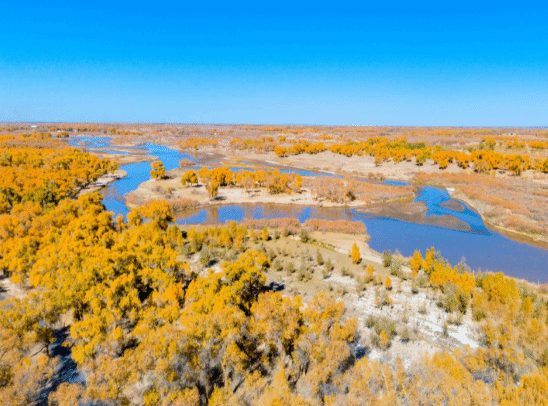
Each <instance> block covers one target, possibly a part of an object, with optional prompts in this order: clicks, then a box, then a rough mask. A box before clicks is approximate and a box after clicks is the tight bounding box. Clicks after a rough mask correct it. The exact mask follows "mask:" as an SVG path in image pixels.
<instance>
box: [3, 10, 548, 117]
mask: <svg viewBox="0 0 548 406" xmlns="http://www.w3.org/2000/svg"><path fill="white" fill-rule="evenodd" d="M412 3H413V2H405V3H398V2H384V3H383V4H377V3H370V4H368V3H366V2H363V3H362V4H360V5H355V4H353V3H347V2H341V1H339V2H330V3H321V2H315V3H311V4H307V5H304V4H299V3H297V2H295V1H293V2H284V1H279V2H273V3H264V2H254V3H237V4H236V3H231V2H222V3H216V2H204V1H202V2H193V3H185V2H178V3H175V4H173V3H169V2H163V1H161V0H159V1H156V2H146V3H145V2H139V1H132V2H123V1H118V2H116V1H109V2H103V1H94V2H90V4H78V2H76V3H74V2H60V1H48V2H35V1H25V2H15V1H13V2H7V1H5V2H2V3H0V16H1V18H0V121H95V122H185V123H255V124H335V125H342V124H347V125H350V124H354V125H444V126H445V125H448V126H449V125H458V126H460V125H462V126H547V125H548V29H547V26H548V24H547V23H546V21H548V18H547V17H548V6H546V5H542V4H540V3H538V4H531V5H526V4H520V3H519V2H517V3H516V2H514V3H513V4H510V3H509V4H505V3H503V2H497V3H493V4H479V3H481V2H478V1H476V2H466V1H461V2H453V3H449V2H436V3H425V2H423V3H421V4H419V5H417V4H412ZM522 3H524V2H522Z"/></svg>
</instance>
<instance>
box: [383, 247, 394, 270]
mask: <svg viewBox="0 0 548 406" xmlns="http://www.w3.org/2000/svg"><path fill="white" fill-rule="evenodd" d="M391 264H392V252H391V251H390V250H386V251H384V252H383V253H382V265H383V266H384V267H385V268H388V267H389V266H390V265H391Z"/></svg>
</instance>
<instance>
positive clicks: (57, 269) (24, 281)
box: [0, 129, 548, 406]
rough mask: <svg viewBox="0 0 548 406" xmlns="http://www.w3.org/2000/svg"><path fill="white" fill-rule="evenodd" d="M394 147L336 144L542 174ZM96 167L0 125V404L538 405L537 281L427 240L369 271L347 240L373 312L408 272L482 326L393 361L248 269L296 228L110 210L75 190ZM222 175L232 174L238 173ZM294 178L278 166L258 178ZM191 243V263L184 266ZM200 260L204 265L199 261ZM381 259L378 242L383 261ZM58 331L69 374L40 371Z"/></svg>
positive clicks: (385, 328)
mask: <svg viewBox="0 0 548 406" xmlns="http://www.w3.org/2000/svg"><path fill="white" fill-rule="evenodd" d="M112 131H114V132H115V131H117V130H116V129H113V130H112ZM61 138H62V137H61ZM394 143H395V144H390V143H389V144H379V142H374V143H369V144H367V143H366V144H349V145H348V150H341V151H340V152H339V151H337V153H345V154H347V153H352V154H354V153H368V154H370V153H376V152H374V151H373V152H371V151H369V149H368V148H373V149H375V148H380V149H379V151H388V152H387V154H389V155H390V156H391V157H392V158H393V157H394V156H395V155H394V154H396V152H395V151H401V149H399V148H398V147H397V145H404V146H406V149H404V150H403V151H404V152H405V153H410V154H417V155H416V157H420V156H422V155H421V154H426V153H430V154H431V155H430V156H435V154H436V153H439V162H440V163H443V161H444V160H451V159H456V160H457V161H458V162H459V163H463V162H464V161H465V160H466V159H470V160H471V161H474V160H475V159H478V162H480V163H481V162H484V161H487V162H491V158H492V159H494V160H495V161H496V160H497V159H499V158H500V161H498V162H499V163H497V164H496V165H505V166H508V167H509V170H512V169H511V168H512V166H511V165H513V163H514V162H518V161H519V164H518V166H520V165H522V164H523V165H525V166H527V168H529V166H531V165H533V166H535V169H536V170H543V166H542V165H540V163H538V162H534V163H533V161H531V160H526V159H522V160H519V159H518V158H509V157H508V156H507V155H504V156H502V157H498V155H493V156H491V158H489V159H487V158H484V156H487V155H485V154H491V152H476V153H474V152H473V153H472V154H471V155H470V156H467V157H466V159H465V158H464V157H461V156H455V155H450V156H449V155H447V154H446V153H445V152H443V150H440V151H436V150H435V149H434V150H428V149H425V148H423V146H420V145H419V146H416V147H417V148H411V149H409V148H410V147H409V146H408V144H404V143H403V141H394ZM296 145H301V144H296ZM379 145H382V146H383V147H382V148H381V147H379ZM394 145H395V146H394ZM316 147H317V146H316ZM316 147H315V148H316ZM385 147H386V148H385ZM293 148H295V146H294V147H293ZM306 148H309V147H305V152H308V153H313V151H306ZM347 151H349V152H347ZM375 151H376V149H375ZM415 151H418V152H415ZM425 151H426V152H425ZM404 152H401V153H402V154H403V153H404ZM290 153H293V151H292V152H290ZM382 153H384V152H382ZM397 153H398V154H400V152H397ZM442 155H443V156H442ZM480 155H481V157H480ZM398 156H399V155H398ZM489 156H490V155H489ZM402 158H404V156H403V155H402ZM474 162H475V161H474ZM476 165H478V163H476ZM481 165H483V164H481ZM489 165H490V164H489ZM543 165H544V164H543ZM440 166H441V165H440ZM114 169H115V165H113V164H111V163H110V162H109V161H108V160H106V159H99V158H97V157H95V156H93V155H91V154H89V153H87V152H83V151H81V150H78V149H76V148H68V147H67V145H66V144H65V143H64V142H63V141H62V140H60V139H57V138H55V137H51V136H50V135H47V134H46V135H30V134H26V135H14V136H11V135H10V136H2V137H1V138H0V173H1V176H0V212H1V215H0V268H1V269H2V274H3V278H4V282H6V283H5V284H4V286H11V287H12V288H13V291H14V292H17V294H13V295H11V297H8V298H7V299H6V300H4V301H3V302H2V303H1V313H0V403H1V404H3V405H29V404H34V403H36V402H37V400H38V399H39V398H40V396H42V395H43V393H44V391H48V390H49V392H48V393H49V395H48V396H49V404H51V405H59V406H69V405H80V404H81V405H83V404H92V405H147V406H152V405H165V406H167V405H364V404H368V405H397V404H402V405H403V404H412V405H415V404H417V405H418V404H420V405H430V404H431V405H438V404H447V405H495V404H501V405H537V404H538V405H543V404H546V401H547V399H548V300H547V297H546V291H545V290H543V289H541V288H535V287H534V286H533V285H529V284H527V285H526V284H522V283H521V282H519V281H516V280H514V279H512V278H509V277H506V276H504V275H502V274H489V273H481V274H474V273H472V272H471V271H469V270H467V269H462V268H460V267H451V266H450V265H449V264H448V263H446V262H445V261H444V260H443V258H441V257H440V256H439V255H437V253H436V251H435V249H431V250H428V251H427V252H426V253H425V255H424V256H423V255H421V253H420V252H416V253H415V255H414V256H413V257H412V258H411V259H410V261H409V266H410V269H411V270H412V273H410V274H406V273H405V272H404V271H402V270H401V269H399V270H396V271H395V272H394V273H393V274H391V276H390V277H388V276H387V277H386V278H382V279H381V280H379V278H378V277H379V276H380V274H378V275H377V274H375V272H377V271H374V270H373V268H371V267H367V266H365V263H364V262H363V261H361V258H360V252H359V250H357V247H356V248H355V249H354V248H353V249H352V251H351V252H349V256H350V257H351V259H352V262H353V263H354V264H355V266H356V269H360V270H361V271H360V272H362V275H358V276H359V277H360V278H361V279H360V280H361V283H362V286H361V288H362V289H374V288H373V286H376V289H382V292H383V296H382V300H383V301H386V303H379V306H380V307H381V308H382V306H383V305H389V301H390V298H389V295H390V292H391V291H392V289H393V286H394V285H395V283H396V281H399V280H410V281H413V282H414V283H415V284H416V289H423V290H425V291H428V292H435V293H436V294H439V295H440V297H442V298H443V306H444V311H446V312H449V313H452V314H459V313H460V314H468V315H470V314H471V315H472V318H473V320H474V322H475V323H476V324H477V326H478V329H479V330H480V331H481V332H482V333H481V345H480V346H478V347H477V348H475V349H472V348H471V347H469V346H465V347H464V348H463V349H455V350H453V351H449V350H448V351H440V352H435V353H432V354H428V353H425V354H424V355H423V356H421V357H420V358H419V359H418V361H416V362H415V363H413V364H411V365H409V364H406V363H405V362H404V360H402V359H399V358H398V359H396V361H395V362H393V363H390V362H383V360H382V359H381V360H369V359H368V357H367V356H366V355H364V354H363V352H362V351H360V348H362V347H363V345H364V341H366V340H367V341H368V340H369V339H368V338H366V337H364V336H363V334H361V332H360V328H359V325H358V321H357V320H356V319H355V318H352V317H348V315H347V314H346V313H345V306H344V303H343V301H341V300H337V299H334V298H333V297H330V296H328V295H325V294H320V295H317V296H315V297H313V298H307V299H306V300H305V299H304V298H303V297H301V296H300V295H299V294H288V293H287V292H284V291H283V290H282V291H277V290H276V289H273V288H272V286H271V285H270V284H267V280H266V276H265V275H266V272H269V270H270V269H272V268H273V267H278V266H279V263H278V264H276V260H277V258H276V253H271V252H268V250H266V249H262V247H261V240H262V241H269V240H271V239H272V238H295V240H298V241H305V240H306V239H307V238H308V237H307V236H306V232H304V231H301V234H295V235H293V233H290V232H287V231H286V232H282V233H281V235H280V232H279V231H278V229H277V228H276V227H275V225H274V224H268V225H265V226H264V227H261V228H260V229H259V230H260V231H259V232H257V230H256V227H254V226H253V224H236V223H234V222H233V223H231V224H229V225H224V226H217V227H205V226H202V227H192V228H187V229H184V230H183V229H181V228H180V227H178V226H176V225H175V224H173V220H174V217H173V213H172V208H171V207H170V205H169V204H167V203H166V202H165V201H154V202H150V203H148V204H147V205H145V206H140V207H137V208H134V209H133V210H131V212H130V213H129V214H128V216H127V220H126V219H124V218H123V217H122V216H119V217H117V218H116V219H113V218H112V215H111V213H109V212H107V211H106V210H105V207H104V206H103V204H102V203H101V199H102V197H101V195H100V194H99V193H82V191H83V190H84V189H85V188H86V186H88V185H90V184H91V183H93V182H94V181H95V180H97V179H98V178H99V177H100V176H101V175H104V174H106V173H108V172H111V171H113V170H114ZM153 170H160V169H159V168H153ZM191 175H192V174H189V176H188V179H187V182H189V183H194V182H195V178H194V177H192V176H191ZM200 176H203V177H206V178H208V179H210V180H211V184H212V185H222V184H224V183H227V182H230V181H231V180H227V179H226V176H227V173H226V171H224V170H223V169H221V170H218V171H217V172H206V171H204V172H203V173H202V174H200ZM230 176H231V175H230ZM240 176H241V178H239V179H238V180H234V181H235V182H245V177H246V176H248V177H249V176H251V175H250V174H245V173H243V174H241V175H240ZM276 176H281V175H279V174H277V175H276ZM254 181H256V180H254ZM183 182H184V179H183ZM300 182H301V180H300V179H298V178H297V177H280V178H279V179H278V182H276V184H281V185H282V187H283V188H299V187H300ZM318 226H319V225H318ZM282 231H283V230H282ZM274 236H275V237H274ZM196 256H198V257H199V258H200V261H201V262H202V265H203V268H202V269H201V270H199V271H198V270H197V268H196V267H193V266H190V264H189V262H190V259H191V258H193V257H196ZM213 258H216V259H217V260H219V266H218V267H216V268H215V269H210V267H209V265H211V263H212V259H213ZM324 260H325V259H324V258H322V259H321V261H320V259H317V262H318V263H319V262H322V263H323V262H325V261H324ZM391 261H392V259H391V256H390V255H388V254H387V255H386V264H385V265H386V268H387V269H389V268H390V266H391ZM362 264H363V266H362ZM281 267H282V268H283V265H282V266H281ZM281 271H282V269H280V272H281ZM300 271H301V270H299V271H297V272H296V273H298V272H300ZM294 272H295V271H294ZM302 272H303V273H305V272H306V271H302ZM305 276H306V274H305ZM383 276H384V274H383ZM373 324H375V323H373ZM373 324H372V326H371V327H372V328H373V329H375V328H376V329H377V330H378V331H377V335H376V337H378V339H377V340H373V342H372V343H369V342H368V343H367V345H375V346H377V347H379V348H381V349H382V348H385V347H388V346H390V343H391V341H393V340H396V339H401V340H402V341H405V337H402V332H401V331H397V330H396V329H394V328H390V326H389V324H386V325H383V324H382V323H376V324H375V325H373ZM63 331H64V332H66V340H64V341H63V343H62V345H63V346H65V347H66V348H70V352H71V356H72V358H73V359H74V361H75V362H76V364H77V366H78V370H79V372H80V374H81V375H82V376H83V382H72V383H70V382H61V381H60V380H59V378H58V376H57V371H58V364H59V363H60V362H61V360H60V359H59V357H56V356H54V355H53V354H52V353H51V347H52V345H54V344H55V343H56V342H57V341H58V340H59V337H60V334H59V332H63ZM398 336H399V338H398Z"/></svg>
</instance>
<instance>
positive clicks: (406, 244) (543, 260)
mask: <svg viewBox="0 0 548 406" xmlns="http://www.w3.org/2000/svg"><path fill="white" fill-rule="evenodd" d="M69 142H70V143H71V144H72V145H74V146H79V147H85V148H88V149H90V151H93V152H94V153H98V154H100V151H108V153H111V154H112V153H117V152H119V153H120V154H129V153H130V152H128V147H127V146H126V147H119V148H118V147H116V146H114V145H110V139H109V138H95V137H79V138H74V139H71V140H70V141H69ZM84 143H85V144H84ZM131 149H136V150H138V151H139V152H140V153H144V154H147V155H153V156H156V157H158V159H159V160H161V161H162V162H163V164H164V166H165V168H166V170H171V169H174V168H177V167H178V165H179V160H181V159H189V160H192V161H196V157H194V156H192V155H189V154H185V153H181V152H179V151H176V150H174V149H171V148H168V147H165V146H161V145H157V144H154V143H147V144H143V145H140V146H136V147H132V148H131ZM199 166H200V165H199V163H198V162H197V166H196V167H199ZM191 167H192V166H190V167H189V168H191ZM120 169H123V170H124V171H126V172H127V174H128V175H127V176H126V177H125V178H122V179H119V180H117V181H115V182H113V183H111V184H110V185H109V186H108V187H106V188H105V189H104V190H103V196H104V199H103V203H104V204H105V206H106V208H107V210H109V211H112V212H114V214H115V215H118V214H122V215H124V216H125V215H126V214H127V213H128V211H129V210H128V208H127V206H126V204H125V199H124V196H125V195H126V194H127V193H129V192H131V191H132V190H135V189H136V188H137V187H138V186H139V185H140V184H141V183H142V182H144V181H147V180H149V179H150V174H149V172H150V169H151V168H150V164H149V163H148V162H139V163H133V164H129V165H123V166H121V167H120ZM236 169H237V168H236ZM281 171H283V172H295V173H300V174H301V175H303V176H333V174H327V173H319V172H311V171H302V170H296V169H291V168H281ZM389 183H392V184H398V182H397V181H392V182H389ZM400 184H401V183H400ZM416 202H424V204H425V205H426V208H427V213H426V216H446V217H442V219H443V218H448V217H452V218H453V219H456V220H458V221H459V222H460V223H464V224H466V228H465V229H462V227H461V229H460V230H457V229H452V228H451V227H444V226H439V225H438V226H434V225H426V224H418V223H416V222H409V221H403V220H398V219H394V218H387V217H382V216H377V215H372V214H365V213H361V212H360V211H359V209H349V208H333V207H331V208H330V207H317V206H297V205H275V204H231V205H223V206H212V207H206V208H202V209H198V210H194V211H189V212H185V213H183V214H181V215H179V216H178V218H177V224H203V223H224V222H226V221H231V220H235V221H241V220H244V219H246V218H251V219H262V218H277V217H295V218H298V219H299V220H300V221H301V222H304V221H305V220H307V219H309V218H320V219H329V220H337V219H346V220H353V221H361V222H363V223H364V224H365V226H366V227H367V231H368V233H369V235H370V236H371V240H370V241H369V246H370V247H371V248H372V249H374V250H376V251H380V252H382V251H384V250H391V251H392V252H394V251H395V250H399V251H400V252H401V253H402V254H403V255H405V256H411V255H412V254H413V252H414V251H415V250H416V249H418V250H420V251H421V252H422V254H423V255H424V253H425V251H426V248H430V247H435V248H436V249H437V250H439V251H440V252H441V254H442V256H443V257H444V258H446V259H447V260H448V261H449V262H450V263H451V264H452V265H456V264H457V263H458V262H459V261H460V260H461V259H462V258H463V257H464V258H465V260H466V263H467V264H468V266H470V267H471V268H472V270H474V271H478V270H480V269H481V270H484V271H486V270H490V271H496V272H498V271H501V272H504V273H505V274H507V275H510V276H514V277H518V278H523V279H527V280H530V281H533V282H541V283H546V282H548V250H546V249H544V248H541V247H537V246H534V245H530V244H527V243H524V242H519V241H515V240H512V239H510V238H508V237H505V236H503V235H502V234H500V233H498V232H495V231H493V230H491V229H489V228H487V227H486V226H485V224H484V222H483V220H482V219H481V216H480V215H479V214H478V213H477V212H476V211H475V210H473V209H472V208H470V207H469V206H468V205H467V204H465V203H463V202H457V201H455V200H453V199H451V197H450V196H449V194H448V193H447V191H446V190H443V189H439V188H435V187H423V188H421V190H420V194H419V195H418V197H417V198H416Z"/></svg>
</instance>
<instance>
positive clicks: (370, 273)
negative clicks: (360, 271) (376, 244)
mask: <svg viewBox="0 0 548 406" xmlns="http://www.w3.org/2000/svg"><path fill="white" fill-rule="evenodd" d="M374 273H375V269H374V268H373V265H368V266H367V267H366V268H365V282H366V283H369V282H371V281H372V280H373V278H374V277H375V274H374Z"/></svg>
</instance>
